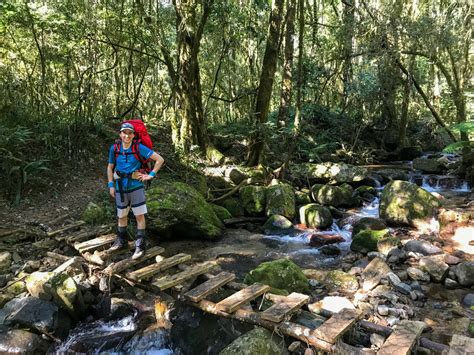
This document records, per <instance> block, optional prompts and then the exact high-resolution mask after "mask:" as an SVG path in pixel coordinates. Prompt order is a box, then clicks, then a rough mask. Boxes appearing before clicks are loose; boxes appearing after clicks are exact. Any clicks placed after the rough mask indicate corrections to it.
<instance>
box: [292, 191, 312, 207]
mask: <svg viewBox="0 0 474 355" xmlns="http://www.w3.org/2000/svg"><path fill="white" fill-rule="evenodd" d="M295 201H296V205H298V206H300V205H307V204H308V203H311V191H310V190H309V189H301V190H298V191H295Z"/></svg>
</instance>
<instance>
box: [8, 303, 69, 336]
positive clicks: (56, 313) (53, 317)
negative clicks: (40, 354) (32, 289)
mask: <svg viewBox="0 0 474 355" xmlns="http://www.w3.org/2000/svg"><path fill="white" fill-rule="evenodd" d="M3 310H4V312H5V314H6V317H5V322H6V323H11V324H18V325H21V326H23V327H25V328H33V329H36V330H38V331H39V332H43V333H44V332H46V333H51V334H55V335H57V336H58V337H60V338H63V337H65V336H66V335H67V333H68V332H69V329H70V327H71V320H70V318H69V317H68V316H67V315H66V314H65V313H64V312H63V311H61V310H60V309H59V308H58V306H57V305H56V304H54V303H52V302H49V301H45V300H41V299H39V298H35V297H24V298H14V299H13V300H11V301H10V302H8V303H7V304H5V307H4V308H3Z"/></svg>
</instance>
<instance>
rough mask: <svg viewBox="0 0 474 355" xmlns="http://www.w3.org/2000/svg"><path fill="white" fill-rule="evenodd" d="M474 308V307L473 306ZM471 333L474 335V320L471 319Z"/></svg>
mask: <svg viewBox="0 0 474 355" xmlns="http://www.w3.org/2000/svg"><path fill="white" fill-rule="evenodd" d="M471 308H473V307H471ZM469 334H470V335H471V336H474V320H471V323H469Z"/></svg>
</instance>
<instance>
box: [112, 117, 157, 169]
mask: <svg viewBox="0 0 474 355" xmlns="http://www.w3.org/2000/svg"><path fill="white" fill-rule="evenodd" d="M124 123H131V124H132V125H133V128H134V129H135V137H134V138H133V142H132V153H130V154H133V155H135V158H137V160H138V161H140V163H141V164H142V166H141V168H140V170H144V171H145V173H149V172H150V171H151V170H152V167H151V164H150V162H151V159H143V158H142V156H141V155H140V151H139V145H140V144H143V145H144V146H146V147H148V148H150V149H152V148H153V142H152V141H151V137H150V135H149V134H148V131H147V129H146V126H145V123H143V121H141V120H125V121H123V122H122V123H121V124H120V125H122V124H124ZM121 144H122V141H121V140H120V139H119V140H117V141H115V144H114V153H115V160H117V157H118V155H119V154H120V146H121Z"/></svg>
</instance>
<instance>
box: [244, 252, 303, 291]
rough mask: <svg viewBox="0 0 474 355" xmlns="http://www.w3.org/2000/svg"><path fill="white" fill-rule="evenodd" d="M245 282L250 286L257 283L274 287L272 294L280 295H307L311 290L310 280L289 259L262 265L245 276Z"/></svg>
mask: <svg viewBox="0 0 474 355" xmlns="http://www.w3.org/2000/svg"><path fill="white" fill-rule="evenodd" d="M244 282H245V283H246V284H248V285H250V284H253V283H255V282H260V283H262V284H265V285H269V286H271V287H272V291H271V292H277V293H279V294H282V293H283V294H289V293H291V292H300V293H305V292H308V290H309V283H308V279H307V278H306V276H305V275H304V274H303V271H302V270H301V268H300V267H299V266H298V265H296V264H295V263H294V262H292V261H291V260H289V259H280V260H275V261H267V262H264V263H261V264H260V265H259V266H258V267H257V268H256V269H253V270H252V271H250V272H249V273H248V274H247V275H246V276H245V279H244ZM282 291H284V292H282Z"/></svg>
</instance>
